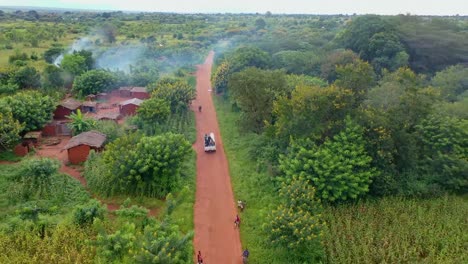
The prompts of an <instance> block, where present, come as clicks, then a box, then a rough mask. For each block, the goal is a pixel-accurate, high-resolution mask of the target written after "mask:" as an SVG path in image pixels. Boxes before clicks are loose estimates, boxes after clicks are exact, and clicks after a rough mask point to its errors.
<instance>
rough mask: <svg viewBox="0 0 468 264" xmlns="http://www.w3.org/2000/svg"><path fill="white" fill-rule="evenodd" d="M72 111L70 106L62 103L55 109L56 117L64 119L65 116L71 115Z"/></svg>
mask: <svg viewBox="0 0 468 264" xmlns="http://www.w3.org/2000/svg"><path fill="white" fill-rule="evenodd" d="M71 113H72V111H71V110H70V109H68V108H65V107H63V106H61V105H59V106H57V109H55V111H54V118H55V119H64V118H65V116H67V115H71Z"/></svg>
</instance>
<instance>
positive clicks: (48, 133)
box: [42, 124, 57, 137]
mask: <svg viewBox="0 0 468 264" xmlns="http://www.w3.org/2000/svg"><path fill="white" fill-rule="evenodd" d="M42 135H43V136H44V137H55V136H56V135H57V126H56V125H54V124H47V125H45V126H44V128H43V129H42Z"/></svg>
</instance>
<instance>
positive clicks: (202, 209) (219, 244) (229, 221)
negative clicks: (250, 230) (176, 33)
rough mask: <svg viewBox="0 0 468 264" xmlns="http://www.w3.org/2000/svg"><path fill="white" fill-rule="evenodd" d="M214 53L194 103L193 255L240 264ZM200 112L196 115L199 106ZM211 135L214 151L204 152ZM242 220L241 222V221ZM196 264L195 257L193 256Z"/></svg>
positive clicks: (201, 69)
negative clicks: (214, 90)
mask: <svg viewBox="0 0 468 264" xmlns="http://www.w3.org/2000/svg"><path fill="white" fill-rule="evenodd" d="M213 56H214V52H210V54H209V55H208V57H207V58H206V60H205V63H204V64H202V65H199V66H198V68H197V74H196V76H197V98H196V99H195V100H194V101H193V110H194V111H195V113H196V115H195V116H196V117H195V119H196V127H197V141H196V142H195V144H194V145H193V147H194V148H195V151H196V152H197V190H196V200H195V212H194V218H195V219H194V224H195V237H194V249H195V252H196V253H198V251H201V254H202V256H203V260H204V262H203V263H208V264H238V263H242V257H241V255H242V248H241V243H240V238H239V232H238V230H237V229H235V228H234V219H235V217H236V213H237V209H236V206H235V203H234V196H233V193H232V188H231V178H230V176H229V169H228V162H227V159H226V156H225V154H224V149H223V143H222V139H221V135H220V133H219V127H218V121H217V119H216V112H215V108H214V105H213V101H212V98H211V92H210V91H209V90H211V85H210V76H211V66H212V64H213ZM199 105H201V106H202V112H201V113H200V112H198V106H199ZM210 132H213V133H214V135H215V141H216V152H214V153H205V152H204V150H203V135H204V134H205V133H210ZM241 221H242V219H241ZM194 259H195V263H196V256H194Z"/></svg>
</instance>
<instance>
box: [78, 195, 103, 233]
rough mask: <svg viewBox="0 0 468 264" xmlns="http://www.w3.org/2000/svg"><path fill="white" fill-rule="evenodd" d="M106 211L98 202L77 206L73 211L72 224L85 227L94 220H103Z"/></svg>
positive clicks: (93, 201) (91, 201) (92, 201)
mask: <svg viewBox="0 0 468 264" xmlns="http://www.w3.org/2000/svg"><path fill="white" fill-rule="evenodd" d="M105 212H106V209H105V208H104V207H102V205H101V203H100V202H99V201H98V200H94V199H92V200H90V201H89V202H88V203H86V204H83V205H78V206H77V207H75V209H74V210H73V223H74V224H75V225H78V226H81V227H85V226H90V225H91V224H93V222H94V220H95V219H103V218H104V214H105Z"/></svg>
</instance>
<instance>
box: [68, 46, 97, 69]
mask: <svg viewBox="0 0 468 264" xmlns="http://www.w3.org/2000/svg"><path fill="white" fill-rule="evenodd" d="M73 54H74V55H80V56H82V57H83V58H85V64H86V69H87V70H91V69H93V68H94V63H95V61H94V58H93V52H92V51H89V50H80V51H76V50H75V51H73Z"/></svg>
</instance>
